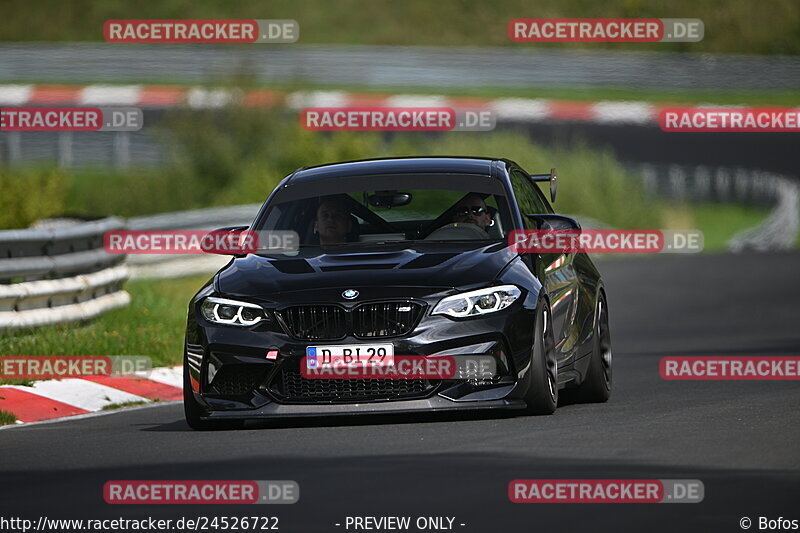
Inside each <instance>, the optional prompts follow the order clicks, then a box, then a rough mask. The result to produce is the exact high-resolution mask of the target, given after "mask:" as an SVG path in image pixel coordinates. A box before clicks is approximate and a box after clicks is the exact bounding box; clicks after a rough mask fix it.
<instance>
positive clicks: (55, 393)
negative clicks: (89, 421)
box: [0, 366, 183, 424]
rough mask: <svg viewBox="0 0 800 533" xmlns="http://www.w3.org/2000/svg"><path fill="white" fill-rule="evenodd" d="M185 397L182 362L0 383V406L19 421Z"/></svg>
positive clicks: (82, 413)
mask: <svg viewBox="0 0 800 533" xmlns="http://www.w3.org/2000/svg"><path fill="white" fill-rule="evenodd" d="M182 398H183V370H182V367H180V366H176V367H164V368H154V369H152V370H150V371H148V372H142V373H138V374H135V375H131V376H125V377H109V376H86V377H83V378H68V379H49V380H43V381H36V382H34V383H33V385H32V386H24V385H2V386H0V409H2V410H4V411H8V412H10V413H13V414H14V416H16V417H17V423H18V424H20V423H26V422H41V421H44V420H53V419H57V418H64V417H68V416H76V415H85V414H88V413H94V412H97V411H102V410H103V408H104V407H107V406H109V405H113V404H120V403H129V402H144V403H151V402H155V401H174V400H180V399H182Z"/></svg>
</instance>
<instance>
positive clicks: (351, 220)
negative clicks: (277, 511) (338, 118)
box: [184, 157, 612, 429]
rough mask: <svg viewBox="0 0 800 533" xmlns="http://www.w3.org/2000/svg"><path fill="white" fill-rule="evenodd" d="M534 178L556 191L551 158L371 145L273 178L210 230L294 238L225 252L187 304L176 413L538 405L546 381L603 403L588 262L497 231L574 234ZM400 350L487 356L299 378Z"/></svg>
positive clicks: (602, 354) (601, 311)
mask: <svg viewBox="0 0 800 533" xmlns="http://www.w3.org/2000/svg"><path fill="white" fill-rule="evenodd" d="M536 182H544V183H546V184H547V183H549V192H550V197H551V200H554V199H555V191H556V176H555V169H553V170H552V171H551V172H550V174H545V175H534V176H531V175H529V174H528V173H526V172H525V171H524V170H522V168H520V167H519V166H518V165H517V164H516V163H514V162H513V161H509V160H504V159H482V158H457V157H416V158H394V159H375V160H366V161H352V162H345V163H336V164H329V165H322V166H317V167H312V168H302V169H299V170H297V171H295V172H293V173H292V174H291V175H289V176H287V177H286V178H285V179H284V180H283V181H281V183H280V184H279V185H278V186H277V187H276V188H275V190H274V191H273V192H272V194H271V195H270V196H269V198H268V199H267V201H266V202H265V203H264V205H263V207H262V208H261V209H260V211H259V213H258V215H257V216H256V218H255V220H254V221H253V223H252V225H251V226H249V227H248V228H224V230H223V231H228V232H234V233H235V232H241V231H243V230H251V231H254V232H262V234H263V232H266V233H269V232H294V233H293V234H294V235H296V238H297V241H298V245H297V246H296V247H294V248H293V249H291V250H288V249H268V248H266V249H263V250H262V249H259V250H256V251H255V253H247V254H242V255H236V256H234V257H233V259H232V260H231V261H230V263H228V264H227V265H226V266H225V267H224V268H222V269H221V270H220V271H219V272H218V273H217V274H215V275H214V277H213V278H212V279H211V280H210V281H209V282H208V283H207V284H206V285H205V286H204V287H203V288H202V289H201V290H200V291H199V292H198V293H197V294H196V295H195V296H194V297H193V298H192V300H191V302H190V304H189V313H188V324H187V328H186V354H185V361H184V363H185V364H184V376H185V378H184V381H185V384H184V406H185V413H186V419H187V421H188V423H189V425H190V426H191V427H193V428H195V429H212V428H218V427H232V426H233V427H235V426H238V425H240V424H241V423H242V422H243V421H244V420H247V419H256V418H271V417H285V416H288V417H295V416H316V415H324V414H357V413H388V412H409V411H439V410H452V409H501V408H502V409H521V410H525V411H527V412H529V413H533V414H550V413H553V412H554V411H555V409H556V406H557V404H558V401H559V393H561V394H562V396H570V397H571V398H573V401H583V402H604V401H606V400H607V399H608V398H609V395H610V392H611V376H612V356H611V342H610V335H609V327H608V311H607V304H606V295H605V291H604V288H603V283H602V281H601V278H600V274H599V273H598V271H597V269H596V268H595V266H594V264H593V263H592V261H591V260H590V258H589V257H588V256H587V255H586V254H584V253H567V254H560V253H520V252H517V251H516V248H515V247H514V246H510V245H509V241H508V237H509V233H510V232H511V231H512V230H520V229H522V230H524V229H535V230H540V229H570V230H573V231H577V230H580V226H579V225H578V223H577V222H576V221H574V220H572V219H570V218H567V217H563V216H559V215H555V214H553V210H552V208H551V207H550V204H549V203H548V200H547V199H546V198H545V196H544V194H543V193H542V192H541V190H540V188H539V186H538V185H537V184H536ZM402 357H416V358H417V359H422V360H424V361H433V360H437V359H438V358H447V360H448V361H457V362H463V361H462V360H468V359H469V358H476V357H480V358H481V361H482V362H487V361H488V362H490V363H491V365H489V366H487V367H486V368H485V369H484V370H486V369H488V370H487V371H481V372H477V371H476V372H472V373H470V372H466V373H464V372H462V370H463V369H464V368H465V367H463V366H458V365H457V366H458V368H459V370H458V372H455V373H453V372H451V373H447V374H444V373H439V374H433V375H426V374H424V373H423V374H419V373H415V374H413V375H412V374H405V375H399V374H393V373H392V372H384V373H383V374H382V375H380V376H377V377H376V376H368V375H362V374H349V373H347V374H345V375H343V376H342V375H334V374H329V375H326V374H325V373H324V372H323V373H322V374H316V375H309V371H310V369H312V367H313V368H314V369H315V370H319V369H324V368H325V366H326V365H334V363H336V364H337V365H339V367H337V368H340V367H341V366H344V367H348V365H351V366H352V365H358V364H360V365H362V368H363V366H364V365H365V364H366V365H367V366H370V367H373V366H377V367H382V368H384V370H386V369H390V368H392V365H398V364H397V361H398V360H399V359H401V358H402ZM459 364H460V363H459ZM334 366H335V365H334ZM398 366H399V365H398ZM467 366H468V365H467ZM331 368H333V367H331ZM481 368H483V367H481Z"/></svg>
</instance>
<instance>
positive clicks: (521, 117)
mask: <svg viewBox="0 0 800 533" xmlns="http://www.w3.org/2000/svg"><path fill="white" fill-rule="evenodd" d="M230 104H239V105H243V106H245V107H288V108H289V109H293V110H300V109H303V108H306V107H366V106H373V107H428V106H436V107H452V108H456V109H464V108H474V109H488V110H491V111H494V113H495V115H496V117H497V119H498V120H507V121H511V120H516V121H527V122H537V121H577V122H594V123H599V124H651V123H652V124H655V123H656V122H657V120H658V114H659V112H660V111H661V109H664V108H667V107H674V106H673V105H671V104H666V103H665V104H658V103H650V102H637V101H610V100H609V101H599V102H578V101H569V100H555V99H548V98H479V97H455V96H441V95H420V94H377V93H350V92H341V91H295V92H285V91H272V90H266V89H256V90H248V91H243V90H240V89H214V88H205V87H182V86H166V85H86V86H71V85H0V106H3V105H6V106H27V105H30V106H61V105H64V106H73V105H74V106H136V107H143V108H169V107H189V108H192V109H213V108H220V107H225V106H227V105H230ZM709 105H710V104H703V105H702V106H698V107H708V106H709ZM685 107H686V106H685Z"/></svg>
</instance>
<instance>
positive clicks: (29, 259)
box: [0, 217, 130, 329]
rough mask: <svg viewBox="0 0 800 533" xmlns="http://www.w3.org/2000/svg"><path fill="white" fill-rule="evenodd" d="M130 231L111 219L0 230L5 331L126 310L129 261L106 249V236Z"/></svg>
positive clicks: (0, 309) (0, 305)
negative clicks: (121, 230) (124, 284)
mask: <svg viewBox="0 0 800 533" xmlns="http://www.w3.org/2000/svg"><path fill="white" fill-rule="evenodd" d="M125 226H126V223H125V221H124V220H122V219H120V218H116V217H111V218H105V219H101V220H95V221H90V222H75V221H63V220H62V221H51V222H45V223H40V224H39V225H38V226H37V227H33V228H30V229H22V230H3V231H0V329H18V328H33V327H37V326H44V325H49V324H56V323H62V322H75V321H80V320H86V319H89V318H92V317H95V316H97V315H99V314H101V313H103V312H105V311H108V310H110V309H114V308H117V307H122V306H125V305H127V304H128V303H129V302H130V296H129V295H128V293H126V292H125V291H124V290H122V284H123V283H124V281H125V280H126V279H128V275H129V271H128V267H127V266H125V265H124V264H123V261H124V260H125V256H123V255H111V254H108V253H106V251H105V250H104V249H103V234H104V233H105V232H106V231H111V230H119V229H124V228H125Z"/></svg>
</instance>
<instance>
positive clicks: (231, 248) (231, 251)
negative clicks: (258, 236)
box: [202, 226, 253, 255]
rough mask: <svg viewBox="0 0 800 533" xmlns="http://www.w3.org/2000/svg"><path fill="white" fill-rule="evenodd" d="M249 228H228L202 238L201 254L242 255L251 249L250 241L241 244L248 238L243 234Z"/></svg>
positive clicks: (216, 230) (212, 232)
mask: <svg viewBox="0 0 800 533" xmlns="http://www.w3.org/2000/svg"><path fill="white" fill-rule="evenodd" d="M249 228H250V226H228V227H224V228H219V229H215V230H213V231H210V232H208V233H206V234H205V235H204V236H203V243H202V245H203V252H205V253H207V254H219V255H244V254H247V253H249V252H250V251H252V250H251V248H252V247H253V243H252V242H251V240H252V236H249V238H250V239H251V240H247V241H246V242H243V240H244V239H246V238H247V237H248V235H245V232H246V231H247V230H248V229H249Z"/></svg>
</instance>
